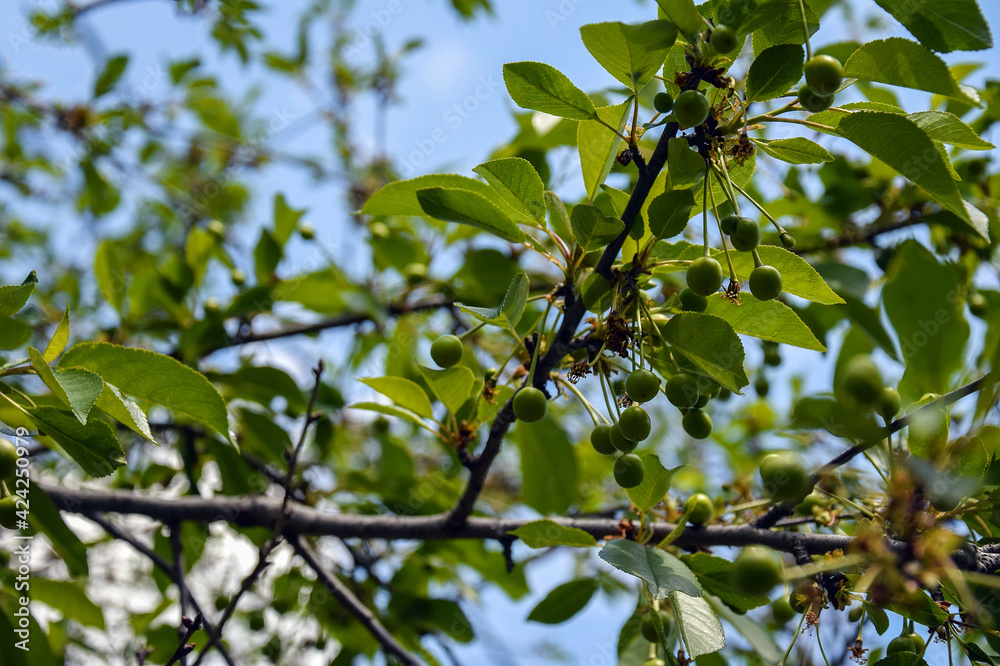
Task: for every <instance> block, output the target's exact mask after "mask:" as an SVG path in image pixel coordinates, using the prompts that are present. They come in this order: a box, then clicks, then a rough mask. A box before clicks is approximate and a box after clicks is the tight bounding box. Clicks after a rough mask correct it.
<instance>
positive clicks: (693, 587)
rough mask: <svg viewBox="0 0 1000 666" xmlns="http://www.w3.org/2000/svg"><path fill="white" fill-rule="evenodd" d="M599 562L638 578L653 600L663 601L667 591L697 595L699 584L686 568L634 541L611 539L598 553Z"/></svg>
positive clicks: (676, 561)
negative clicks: (602, 561) (601, 561)
mask: <svg viewBox="0 0 1000 666" xmlns="http://www.w3.org/2000/svg"><path fill="white" fill-rule="evenodd" d="M599 554H600V556H601V559H602V560H604V561H605V562H607V563H608V564H610V565H611V566H613V567H615V568H616V569H618V570H620V571H623V572H625V573H627V574H629V575H631V576H635V577H637V578H641V579H642V580H643V581H645V583H646V585H647V587H648V588H649V593H650V594H651V595H653V598H654V599H666V598H667V595H669V594H670V593H671V592H677V591H680V592H684V593H685V594H687V595H689V596H692V597H700V596H701V585H699V584H698V579H697V578H696V577H695V575H694V573H692V572H691V570H690V569H688V568H687V565H686V564H684V563H683V562H681V561H680V560H678V559H677V558H676V557H674V556H673V555H671V554H670V553H668V552H666V551H663V550H660V549H659V548H654V547H653V546H643V545H642V544H639V543H636V542H635V541H628V540H626V539H614V540H612V541H609V542H608V543H607V545H606V546H604V548H602V549H601V552H600V553H599Z"/></svg>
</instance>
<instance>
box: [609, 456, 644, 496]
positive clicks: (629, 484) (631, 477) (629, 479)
mask: <svg viewBox="0 0 1000 666" xmlns="http://www.w3.org/2000/svg"><path fill="white" fill-rule="evenodd" d="M645 474H646V471H645V470H644V469H643V468H642V459H641V458H640V457H639V456H637V455H635V454H634V453H624V454H622V455H621V456H619V458H618V460H616V461H615V483H617V484H618V485H619V486H621V487H622V488H635V487H636V486H637V485H639V484H640V483H642V477H643V476H644V475H645Z"/></svg>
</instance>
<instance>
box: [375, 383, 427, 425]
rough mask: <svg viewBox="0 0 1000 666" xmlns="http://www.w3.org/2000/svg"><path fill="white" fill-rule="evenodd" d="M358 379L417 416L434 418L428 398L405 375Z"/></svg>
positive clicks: (416, 384) (417, 385)
mask: <svg viewBox="0 0 1000 666" xmlns="http://www.w3.org/2000/svg"><path fill="white" fill-rule="evenodd" d="M358 381H359V382H361V383H362V384H365V385H367V386H370V387H372V388H373V389H375V390H376V391H378V392H379V393H381V394H382V395H384V396H386V397H387V398H389V399H390V400H392V401H393V402H394V403H396V405H398V406H399V407H402V408H404V409H408V410H410V411H411V412H413V413H414V414H416V415H417V416H422V417H424V418H425V419H432V418H434V409H433V407H432V406H431V400H430V398H428V397H427V394H426V393H424V390H423V389H422V388H420V384H418V383H416V382H415V381H412V380H409V379H406V378H405V377H365V378H361V379H359V380H358Z"/></svg>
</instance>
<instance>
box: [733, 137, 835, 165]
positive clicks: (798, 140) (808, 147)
mask: <svg viewBox="0 0 1000 666" xmlns="http://www.w3.org/2000/svg"><path fill="white" fill-rule="evenodd" d="M751 141H753V142H754V143H755V144H757V146H759V147H760V149H761V150H763V151H764V152H765V153H767V154H768V155H770V156H771V157H773V158H775V159H779V160H781V161H782V162H788V163H789V164H820V163H822V162H832V161H833V155H831V154H830V153H829V151H827V149H826V148H824V147H823V146H821V145H819V144H818V143H814V142H813V141H810V140H809V139H806V138H804V137H795V138H794V139H772V140H770V141H768V140H767V139H751Z"/></svg>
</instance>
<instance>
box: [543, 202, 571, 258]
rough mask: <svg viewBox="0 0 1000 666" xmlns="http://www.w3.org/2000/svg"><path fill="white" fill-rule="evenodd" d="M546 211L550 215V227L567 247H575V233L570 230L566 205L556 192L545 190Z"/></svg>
mask: <svg viewBox="0 0 1000 666" xmlns="http://www.w3.org/2000/svg"><path fill="white" fill-rule="evenodd" d="M545 210H546V211H547V212H548V214H549V226H551V227H552V229H553V230H554V231H555V232H556V235H557V236H559V238H561V239H562V240H563V242H564V243H566V245H573V231H572V229H570V221H569V213H567V212H566V204H564V203H563V201H562V199H560V198H559V196H558V195H557V194H556V193H555V192H551V191H549V190H545Z"/></svg>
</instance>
